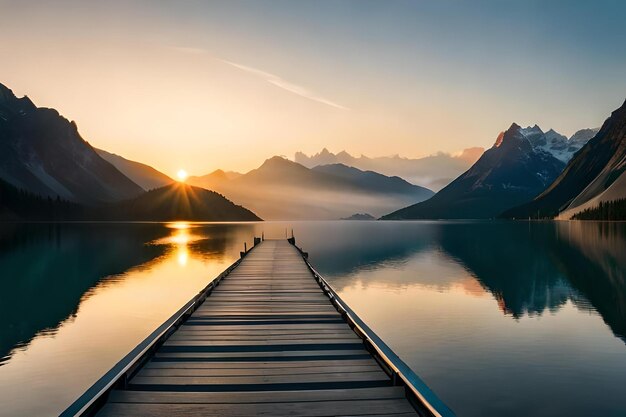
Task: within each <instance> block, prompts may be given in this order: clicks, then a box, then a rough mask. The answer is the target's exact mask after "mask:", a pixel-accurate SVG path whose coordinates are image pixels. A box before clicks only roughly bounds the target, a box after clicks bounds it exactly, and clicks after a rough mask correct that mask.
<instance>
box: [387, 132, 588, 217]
mask: <svg viewBox="0 0 626 417" xmlns="http://www.w3.org/2000/svg"><path fill="white" fill-rule="evenodd" d="M593 133H594V130H592V129H587V130H585V131H580V132H577V133H576V134H575V135H573V136H572V138H570V139H569V140H568V139H567V138H566V137H565V136H563V135H560V134H558V133H557V132H555V131H553V130H548V131H547V132H543V130H541V128H540V127H539V126H537V125H535V126H533V127H527V128H522V127H520V126H519V125H517V124H516V123H513V124H512V125H511V127H509V128H508V129H507V130H506V131H504V132H501V133H500V134H499V135H498V137H497V139H496V141H495V143H494V145H493V146H492V147H491V148H490V149H488V150H487V151H485V153H484V154H483V155H482V156H481V157H480V158H479V159H478V161H476V163H475V164H474V165H472V167H471V168H470V169H468V170H467V171H466V172H465V173H463V174H462V175H461V176H459V177H458V178H457V179H455V180H454V181H452V182H451V183H450V184H449V185H447V186H446V187H444V188H443V189H442V190H441V191H439V192H438V193H437V194H435V196H433V197H432V198H431V199H429V200H427V201H424V202H421V203H417V204H413V205H411V206H409V207H406V208H403V209H401V210H398V211H395V212H393V213H390V214H388V215H386V216H383V219H388V220H397V219H486V218H494V217H496V216H498V215H499V214H500V213H502V212H503V211H504V210H507V209H509V208H511V207H514V206H516V205H519V204H522V203H524V202H526V201H529V200H530V199H532V198H534V197H535V196H537V195H538V194H539V193H541V192H542V191H543V190H545V189H546V187H547V186H548V185H550V184H551V183H552V181H553V180H554V179H555V178H556V177H557V176H558V175H559V174H560V173H561V171H562V170H563V169H564V168H565V164H566V162H567V161H568V160H569V159H570V158H571V157H572V155H573V154H574V153H576V152H577V151H578V150H579V149H580V148H581V147H582V146H583V145H584V143H585V142H586V141H587V140H588V139H589V138H590V136H591V135H593Z"/></svg>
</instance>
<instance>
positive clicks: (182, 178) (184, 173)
mask: <svg viewBox="0 0 626 417" xmlns="http://www.w3.org/2000/svg"><path fill="white" fill-rule="evenodd" d="M176 176H177V177H178V181H180V182H185V180H186V179H187V171H185V170H184V169H180V170H178V172H177V173H176Z"/></svg>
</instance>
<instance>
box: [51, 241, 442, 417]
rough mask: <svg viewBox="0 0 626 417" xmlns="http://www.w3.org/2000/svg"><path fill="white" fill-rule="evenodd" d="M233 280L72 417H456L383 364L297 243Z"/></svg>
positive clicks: (270, 249) (233, 273) (258, 256)
mask: <svg viewBox="0 0 626 417" xmlns="http://www.w3.org/2000/svg"><path fill="white" fill-rule="evenodd" d="M223 275H224V276H223V277H221V279H220V280H218V282H216V283H215V284H214V285H213V286H212V287H210V288H208V291H206V294H205V295H204V296H203V297H202V298H201V299H198V300H195V303H194V306H193V308H189V309H187V310H185V312H184V314H181V315H180V317H177V318H176V317H175V320H173V321H172V322H171V323H169V325H168V326H166V327H167V328H163V329H162V330H164V331H163V332H162V333H161V334H155V337H154V340H153V342H152V343H151V344H150V345H146V346H144V347H143V349H139V348H141V346H138V349H139V350H137V352H134V355H136V356H137V358H139V357H141V358H142V359H141V360H134V361H128V363H122V364H119V365H118V367H119V369H118V370H117V371H115V370H112V371H111V372H112V373H111V375H109V377H108V378H109V379H110V383H108V384H107V383H106V382H107V381H106V379H107V378H105V377H103V379H104V384H103V383H102V381H100V382H101V384H100V386H94V387H92V388H91V390H90V391H91V392H89V391H88V392H87V393H86V394H85V395H84V396H83V397H81V399H82V400H81V399H79V401H77V403H76V404H74V405H73V406H72V407H70V408H69V409H68V410H66V412H65V413H64V414H62V416H70V415H72V416H79V415H80V416H86V415H97V416H98V417H113V416H115V417H139V416H153V417H160V416H164V417H165V416H168V417H170V416H171V417H174V416H190V417H191V416H251V415H266V416H287V415H288V416H366V415H367V416H378V415H380V416H404V415H417V412H418V411H419V414H421V415H427V416H441V415H446V416H448V415H452V414H451V413H449V414H448V412H449V410H447V409H445V408H444V410H445V412H443V413H441V409H442V407H441V406H439V407H437V405H436V404H434V405H433V404H430V403H429V401H428V398H427V397H428V396H433V397H434V395H433V394H432V393H430V391H428V392H427V393H426V394H425V395H424V394H423V393H422V392H419V389H418V388H416V387H415V386H413V385H412V384H411V383H410V381H408V380H407V378H403V375H401V372H399V371H398V369H397V368H396V367H395V366H394V365H393V363H389V360H388V358H386V357H385V355H384V354H383V355H382V356H381V355H380V354H377V353H380V352H379V350H380V349H378V350H377V346H376V345H375V343H372V340H370V339H368V338H367V335H364V334H363V333H365V332H364V331H363V329H361V328H360V327H359V326H358V324H356V323H354V322H353V321H351V320H348V318H349V317H348V315H349V314H348V313H347V312H346V311H345V310H343V309H341V308H338V304H337V303H336V302H331V301H332V299H333V297H332V296H331V295H329V294H328V291H326V290H325V288H324V285H322V282H321V281H319V280H318V275H317V274H316V273H315V272H314V270H313V269H312V267H310V265H309V264H308V262H307V261H306V257H305V256H303V253H302V252H301V251H300V250H299V249H298V248H297V247H295V245H292V244H290V243H289V242H288V241H287V240H265V241H263V242H261V243H259V244H257V245H256V246H255V247H254V248H253V249H252V250H250V251H249V252H248V253H247V254H245V256H244V257H243V259H242V260H241V261H239V262H238V263H237V264H236V265H234V266H233V267H231V270H230V271H226V273H225V274H223ZM218 283H219V285H217V284H218ZM320 287H321V288H320ZM209 294H210V296H209V297H208V298H207V295H209ZM204 298H206V300H204ZM350 312H351V310H350ZM367 330H369V329H368V328H367ZM156 336H158V337H156ZM385 348H386V345H385ZM131 356H132V355H131ZM393 356H395V355H393ZM120 376H121V377H120ZM96 385H97V384H96ZM416 394H417V395H416ZM437 401H438V400H436V399H435V402H437ZM437 408H439V411H438V410H437Z"/></svg>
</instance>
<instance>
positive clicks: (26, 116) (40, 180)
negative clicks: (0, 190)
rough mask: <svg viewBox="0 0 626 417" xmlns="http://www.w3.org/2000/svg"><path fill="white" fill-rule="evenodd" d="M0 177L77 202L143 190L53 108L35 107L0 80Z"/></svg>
mask: <svg viewBox="0 0 626 417" xmlns="http://www.w3.org/2000/svg"><path fill="white" fill-rule="evenodd" d="M0 178H2V179H4V180H5V181H6V182H8V183H10V184H12V185H14V186H15V187H17V188H20V189H23V190H26V191H30V192H32V193H34V194H39V195H42V196H50V197H53V198H56V197H57V196H59V197H61V198H63V199H65V200H71V201H75V202H80V203H83V204H99V203H105V202H112V201H119V200H123V199H127V198H131V197H135V196H137V195H139V194H140V193H141V192H142V191H143V190H142V189H141V187H139V186H138V185H137V184H135V183H134V182H133V181H131V180H130V179H129V178H127V177H126V176H125V175H124V174H122V173H121V172H120V171H118V170H117V169H116V168H115V167H114V166H113V165H111V164H110V163H109V162H107V161H105V160H104V159H102V158H101V157H100V156H99V155H98V154H97V153H96V151H95V150H94V149H93V148H92V147H91V145H89V143H87V142H86V141H85V140H83V138H82V137H81V136H80V134H79V133H78V129H77V127H76V123H74V122H70V121H68V120H67V119H65V118H64V117H62V116H60V115H59V113H58V112H57V111H56V110H53V109H47V108H38V107H36V106H35V105H34V104H33V102H32V101H30V99H29V98H28V97H23V98H17V97H15V95H14V94H13V92H12V91H11V90H9V89H8V88H7V87H5V86H4V85H2V84H0Z"/></svg>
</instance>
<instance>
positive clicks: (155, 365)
mask: <svg viewBox="0 0 626 417" xmlns="http://www.w3.org/2000/svg"><path fill="white" fill-rule="evenodd" d="M364 365H377V362H376V361H375V360H374V359H372V358H368V359H352V360H336V361H333V360H317V361H292V362H257V363H255V364H254V366H255V368H256V369H286V368H305V367H321V366H364ZM167 368H169V369H199V368H210V369H244V368H250V363H249V362H153V361H150V362H148V363H147V364H146V365H145V366H144V369H167Z"/></svg>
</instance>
